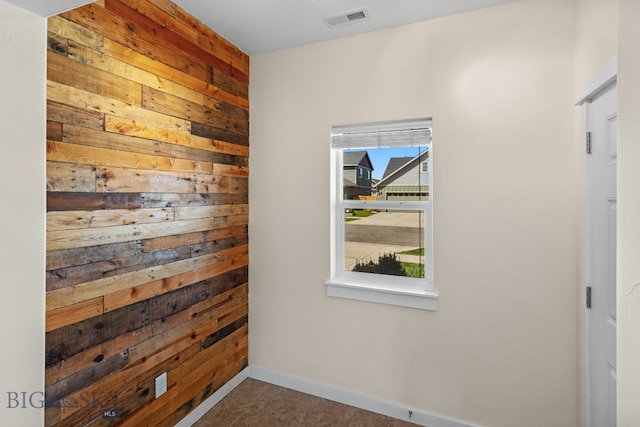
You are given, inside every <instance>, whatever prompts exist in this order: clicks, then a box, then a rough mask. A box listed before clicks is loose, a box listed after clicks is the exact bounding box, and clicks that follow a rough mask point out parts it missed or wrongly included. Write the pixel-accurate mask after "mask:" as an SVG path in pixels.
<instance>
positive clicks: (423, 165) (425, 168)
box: [422, 161, 429, 173]
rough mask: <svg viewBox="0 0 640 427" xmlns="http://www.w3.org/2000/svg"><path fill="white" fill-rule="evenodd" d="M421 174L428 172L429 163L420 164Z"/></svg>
mask: <svg viewBox="0 0 640 427" xmlns="http://www.w3.org/2000/svg"><path fill="white" fill-rule="evenodd" d="M422 172H425V173H427V172H429V162H428V161H426V162H422Z"/></svg>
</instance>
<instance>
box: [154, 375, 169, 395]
mask: <svg viewBox="0 0 640 427" xmlns="http://www.w3.org/2000/svg"><path fill="white" fill-rule="evenodd" d="M166 392H167V373H166V372H165V373H163V374H162V375H160V376H159V377H157V378H156V399H157V398H158V397H160V396H162V395H163V394H165V393H166Z"/></svg>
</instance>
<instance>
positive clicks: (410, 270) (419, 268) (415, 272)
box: [400, 262, 424, 279]
mask: <svg viewBox="0 0 640 427" xmlns="http://www.w3.org/2000/svg"><path fill="white" fill-rule="evenodd" d="M400 264H402V268H403V269H404V271H405V272H406V273H407V277H416V278H419V279H422V278H424V264H417V263H414V262H401V263H400Z"/></svg>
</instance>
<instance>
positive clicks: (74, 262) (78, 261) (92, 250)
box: [47, 240, 142, 271]
mask: <svg viewBox="0 0 640 427" xmlns="http://www.w3.org/2000/svg"><path fill="white" fill-rule="evenodd" d="M141 253H142V241H140V240H133V241H130V242H124V243H113V244H108V245H99V246H91V247H82V248H74V249H62V250H59V251H49V252H47V271H52V270H60V269H63V268H67V267H74V266H86V265H87V264H94V263H101V262H104V261H113V260H117V259H121V258H131V257H136V256H139V255H140V254H141Z"/></svg>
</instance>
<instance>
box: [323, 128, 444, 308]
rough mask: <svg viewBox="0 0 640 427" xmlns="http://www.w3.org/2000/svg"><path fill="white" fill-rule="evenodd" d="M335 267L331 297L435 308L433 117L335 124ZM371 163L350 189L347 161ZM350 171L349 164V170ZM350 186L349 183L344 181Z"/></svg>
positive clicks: (333, 225) (331, 282) (333, 231)
mask: <svg viewBox="0 0 640 427" xmlns="http://www.w3.org/2000/svg"><path fill="white" fill-rule="evenodd" d="M331 139H332V150H333V154H334V167H335V186H334V191H333V192H332V194H333V196H332V198H333V199H334V200H333V201H332V206H334V210H333V215H332V233H333V238H332V240H333V243H332V268H331V279H330V280H329V281H327V283H326V284H327V293H328V295H329V296H336V297H344V298H351V299H359V300H365V301H373V302H379V303H386V304H393V305H400V306H407V307H414V308H422V309H426V310H435V309H436V307H437V298H438V295H437V294H436V293H435V291H434V288H433V249H432V205H433V196H432V182H431V181H432V178H431V174H424V173H423V171H424V170H425V169H424V168H425V166H424V165H425V164H427V166H426V168H427V169H426V170H427V171H428V170H430V169H431V166H429V163H431V162H432V161H433V155H432V150H433V149H432V141H431V121H430V120H426V119H424V120H412V121H401V122H390V123H374V124H366V125H353V126H336V127H334V128H332V135H331ZM354 161H357V162H358V164H370V165H371V170H372V172H370V171H367V172H369V173H371V178H372V181H371V182H372V183H371V186H370V187H369V188H362V187H358V188H357V189H354V188H353V186H352V183H350V181H349V179H348V176H347V174H345V168H346V164H351V163H352V162H354ZM347 170H348V169H347ZM350 185H351V187H349V186H350Z"/></svg>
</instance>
